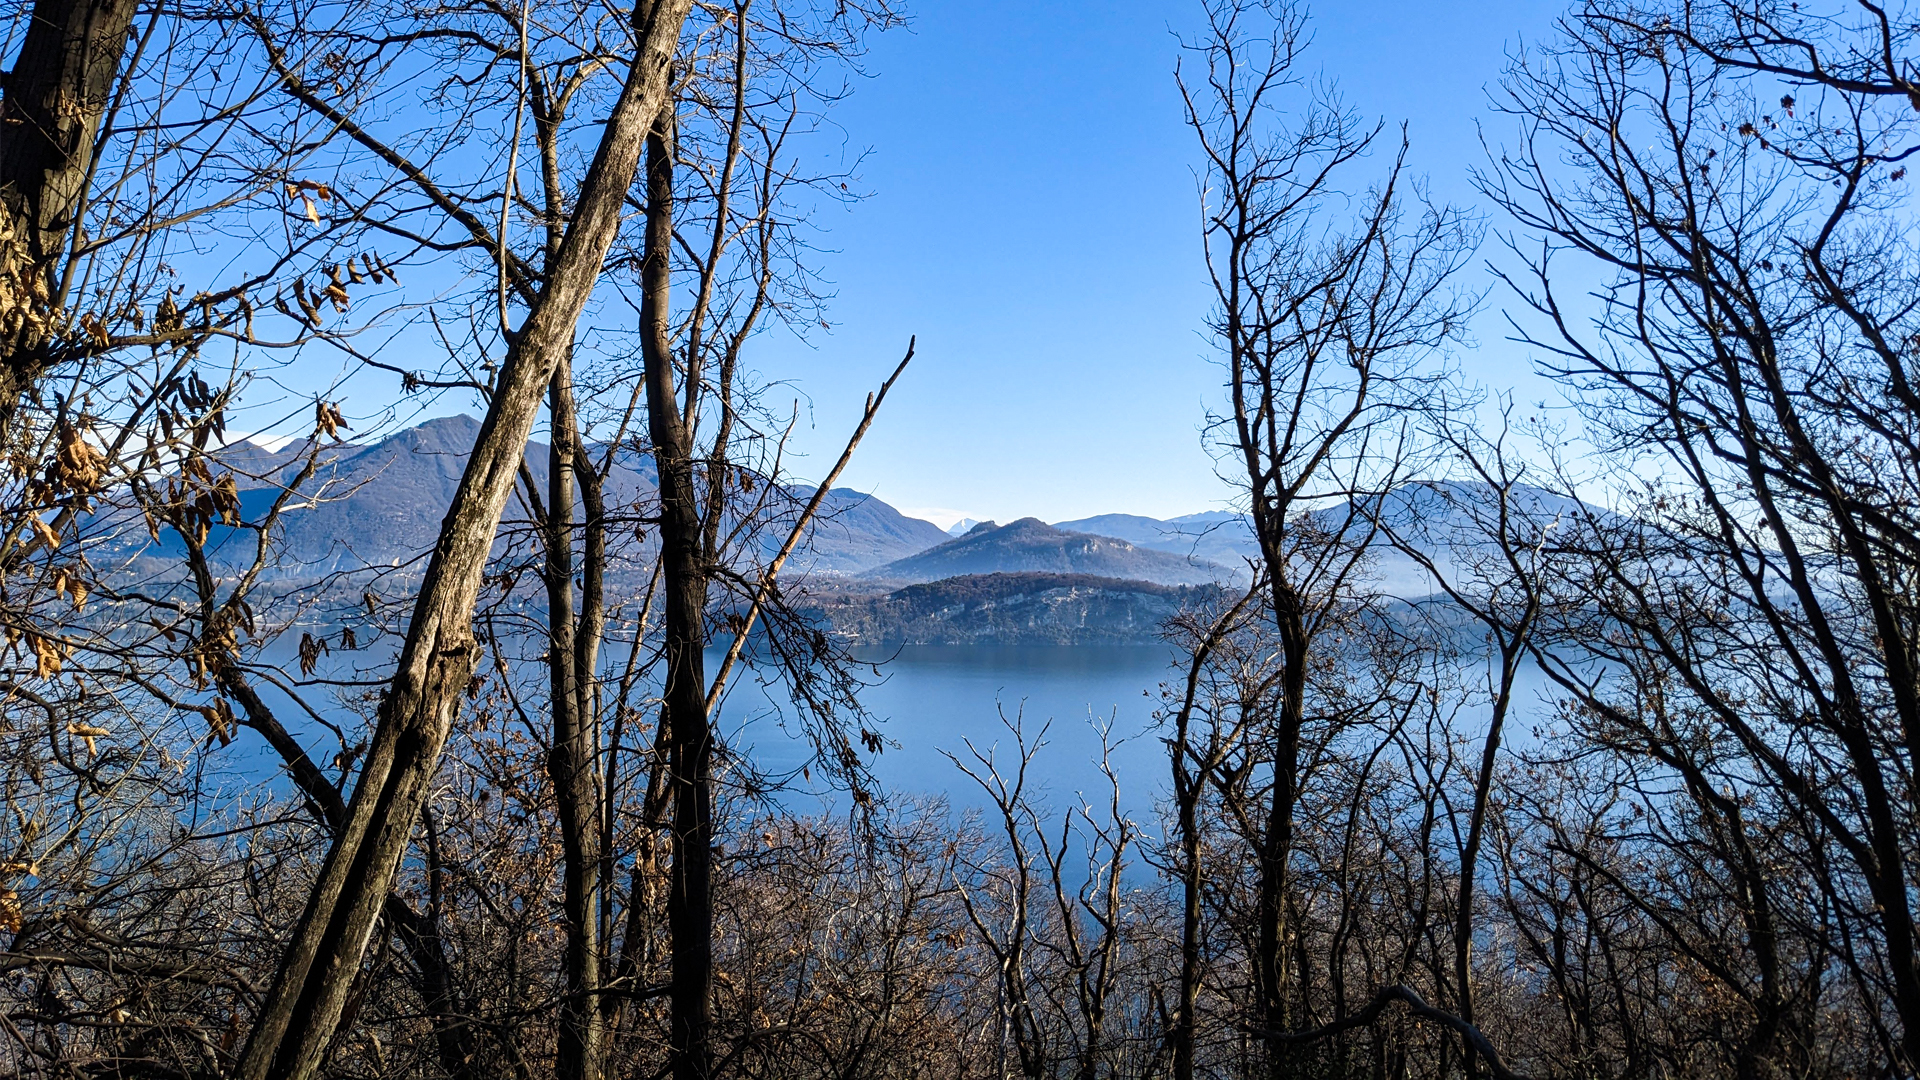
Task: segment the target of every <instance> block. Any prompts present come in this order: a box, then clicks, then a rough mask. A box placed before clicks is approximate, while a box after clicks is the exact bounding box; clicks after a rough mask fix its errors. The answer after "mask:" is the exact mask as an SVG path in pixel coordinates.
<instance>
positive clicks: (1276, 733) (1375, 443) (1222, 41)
mask: <svg viewBox="0 0 1920 1080" xmlns="http://www.w3.org/2000/svg"><path fill="white" fill-rule="evenodd" d="M1207 18H1208V29H1207V31H1206V33H1205V35H1204V36H1203V38H1202V39H1201V40H1200V41H1199V42H1198V43H1197V44H1195V45H1193V46H1190V47H1189V48H1190V51H1191V52H1193V53H1194V54H1195V55H1197V56H1198V57H1199V58H1200V59H1201V61H1202V62H1203V63H1204V82H1203V84H1202V86H1201V88H1200V92H1198V93H1196V92H1195V91H1194V90H1192V89H1184V90H1183V92H1184V93H1185V95H1186V101H1187V121H1188V124H1189V126H1190V127H1192V128H1193V130H1194V132H1195V134H1196V135H1197V136H1198V137H1199V140H1200V146H1201V151H1202V154H1203V156H1204V159H1205V163H1206V168H1205V177H1206V179H1205V191H1206V194H1207V199H1206V205H1205V239H1206V245H1207V257H1208V268H1209V272H1210V274H1211V279H1212V283H1213V287H1214V292H1215V297H1216V304H1217V307H1216V310H1215V312H1214V316H1213V320H1214V331H1215V334H1216V335H1217V337H1218V338H1219V343H1220V349H1221V353H1222V355H1223V357H1224V361H1225V364H1226V367H1227V389H1228V394H1229V398H1230V407H1229V410H1228V413H1227V416H1226V417H1225V418H1224V419H1223V420H1222V421H1221V427H1222V429H1223V430H1224V432H1225V442H1226V446H1227V448H1228V450H1229V452H1230V453H1231V455H1232V457H1233V458H1234V459H1235V460H1236V466H1237V469H1236V472H1244V480H1243V481H1241V482H1244V483H1245V485H1246V495H1247V500H1248V507H1249V510H1250V512H1251V516H1252V520H1253V527H1254V533H1255V536H1256V537H1257V539H1258V541H1259V544H1260V551H1261V559H1262V561H1263V563H1264V564H1265V570H1266V577H1267V582H1268V592H1269V596H1268V605H1269V608H1270V613H1271V616H1272V618H1273V620H1274V625H1275V627H1276V629H1277V630H1278V632H1279V636H1280V648H1281V656H1280V660H1279V663H1280V677H1279V692H1278V712H1277V715H1276V718H1275V721H1274V725H1273V729H1272V734H1271V738H1272V739H1273V745H1272V747H1271V757H1270V759H1269V760H1270V761H1271V763H1272V768H1273V777H1274V779H1273V784H1272V790H1271V796H1270V800H1269V806H1268V810H1267V813H1266V820H1265V823H1264V825H1263V830H1262V831H1263V836H1262V839H1261V850H1260V855H1259V858H1260V899H1259V943H1258V945H1257V948H1256V950H1255V953H1254V956H1253V958H1252V963H1253V969H1254V979H1255V983H1256V985H1257V987H1258V991H1257V997H1258V1002H1257V1006H1256V1008H1255V1010H1254V1016H1253V1019H1254V1020H1255V1022H1256V1023H1257V1024H1258V1025H1259V1026H1260V1027H1261V1028H1263V1029H1266V1030H1285V1029H1287V1028H1289V1027H1291V1026H1292V1019H1293V1009H1292V1007H1291V1006H1290V1004H1289V1000H1288V999H1289V995H1290V994H1291V993H1292V992H1293V991H1292V989H1291V988H1290V983H1291V982H1292V981H1293V979H1294V978H1295V977H1296V975H1297V974H1298V973H1290V972H1289V971H1288V959H1287V948H1286V942H1287V940H1288V939H1289V937H1290V936H1291V935H1290V931H1289V929H1288V927H1287V919H1288V916H1287V908H1288V904H1289V900H1288V889H1289V885H1288V875H1289V869H1290V864H1291V862H1292V860H1293V857H1294V812H1295V808H1296V807H1297V805H1298V802H1299V799H1300V794H1301V792H1300V780H1301V767H1302V759H1301V753H1302V749H1303V746H1304V741H1303V740H1304V739H1306V738H1307V737H1308V733H1307V732H1306V731H1305V725H1306V723H1307V718H1308V707H1307V701H1306V695H1307V687H1308V670H1309V668H1310V666H1311V665H1312V664H1313V663H1314V662H1315V660H1316V657H1315V651H1316V641H1317V639H1318V638H1319V637H1320V636H1321V635H1322V634H1323V633H1324V632H1325V631H1326V630H1327V628H1328V627H1329V626H1330V625H1331V624H1332V623H1333V622H1334V621H1335V620H1337V619H1338V618H1339V617H1340V615H1341V613H1343V612H1344V611H1345V610H1346V609H1347V608H1348V606H1349V605H1350V604H1351V603H1352V602H1353V600H1354V599H1355V598H1356V596H1358V595H1360V594H1361V592H1362V591H1363V589H1362V584H1363V582H1362V579H1363V576H1364V567H1365V563H1366V556H1365V550H1366V546H1367V543H1368V541H1369V539H1370V537H1371V534H1372V532H1373V530H1372V528H1371V527H1370V526H1369V524H1368V521H1369V518H1368V516H1367V512H1366V507H1367V505H1368V498H1369V495H1368V493H1369V492H1374V493H1377V492H1379V491H1382V490H1384V489H1386V488H1387V487H1389V486H1391V484H1392V483H1393V480H1394V476H1395V472H1396V468H1397V466H1398V464H1399V455H1398V453H1397V452H1396V451H1395V449H1394V447H1393V443H1394V441H1395V439H1396V437H1397V436H1396V430H1397V428H1398V426H1399V424H1400V419H1399V417H1400V415H1401V414H1400V413H1399V411H1398V410H1399V409H1400V408H1401V407H1403V406H1405V405H1406V404H1408V403H1409V402H1411V401H1412V400H1414V399H1415V398H1416V397H1417V396H1418V394H1419V392H1420V390H1421V388H1422V386H1423V385H1425V384H1426V383H1427V382H1429V381H1430V380H1431V379H1432V378H1434V377H1435V376H1434V375H1433V374H1432V373H1431V371H1430V369H1429V368H1427V367H1425V366H1423V365H1426V364H1427V363H1428V362H1429V361H1430V360H1431V359H1432V357H1433V356H1434V355H1435V353H1436V352H1437V351H1438V350H1439V349H1440V348H1441V347H1442V346H1444V345H1445V344H1446V343H1447V342H1449V341H1450V340H1452V339H1453V338H1454V337H1456V336H1457V335H1458V334H1459V333H1460V331H1461V328H1462V320H1463V318H1464V316H1465V314H1466V312H1467V310H1468V309H1469V308H1470V307H1471V304H1472V300H1471V298H1469V297H1463V296H1461V295H1459V294H1457V293H1455V292H1453V291H1451V290H1450V287H1449V282H1450V280H1451V278H1452V276H1453V274H1454V272H1455V271H1456V270H1457V269H1458V268H1459V266H1460V265H1461V262H1462V260H1463V259H1464V258H1465V255H1466V253H1467V252H1468V251H1470V250H1471V248H1472V243H1471V240H1472V236H1471V229H1470V227H1469V225H1468V223H1467V222H1466V221H1465V220H1464V219H1463V218H1462V217H1461V216H1460V215H1459V214H1458V213H1457V212H1454V211H1451V210H1447V209H1428V210H1426V211H1425V212H1424V213H1423V214H1421V215H1420V217H1419V218H1418V220H1417V221H1414V222H1409V221H1408V220H1407V214H1408V209H1407V203H1408V198H1407V196H1406V195H1405V194H1404V193H1403V192H1402V190H1401V189H1402V187H1403V185H1405V184H1406V183H1407V180H1406V178H1405V177H1404V176H1403V175H1402V168H1403V164H1404V151H1405V147H1404V144H1403V145H1402V147H1401V153H1400V155H1399V156H1398V157H1396V160H1395V162H1394V164H1393V165H1392V166H1391V167H1390V168H1389V170H1388V172H1387V175H1386V178H1385V180H1384V181H1383V182H1382V183H1381V185H1380V186H1379V187H1377V188H1376V189H1374V190H1373V191H1372V192H1370V193H1369V194H1368V195H1367V196H1365V197H1364V198H1362V199H1361V200H1359V205H1358V206H1357V208H1356V210H1355V212H1354V214H1353V217H1352V220H1351V222H1350V223H1348V222H1343V221H1341V220H1339V217H1338V215H1339V201H1340V199H1341V196H1340V195H1339V194H1338V191H1337V188H1336V187H1335V177H1336V175H1344V173H1345V171H1346V170H1347V169H1348V168H1349V167H1350V166H1352V165H1353V163H1354V162H1356V161H1357V160H1358V159H1359V158H1361V157H1362V156H1363V155H1364V154H1366V153H1367V152H1368V151H1369V150H1370V149H1371V148H1372V147H1373V145H1374V143H1375V141H1376V138H1377V136H1378V134H1379V130H1380V129H1379V128H1378V127H1374V128H1366V127H1364V126H1362V125H1361V123H1360V122H1359V121H1358V119H1357V118H1356V117H1355V116H1354V115H1353V114H1352V113H1351V112H1349V111H1347V110H1346V109H1345V108H1344V107H1343V106H1342V105H1341V104H1340V103H1339V102H1338V101H1337V99H1333V98H1331V97H1330V96H1328V95H1325V94H1313V95H1307V96H1308V101H1307V106H1306V108H1305V109H1304V110H1302V111H1301V115H1300V119H1299V120H1298V121H1296V122H1295V123H1294V124H1293V125H1292V126H1290V127H1289V126H1283V125H1282V124H1281V122H1280V121H1279V119H1278V110H1279V109H1280V108H1281V107H1282V104H1283V102H1286V101H1288V100H1289V99H1290V98H1298V97H1299V96H1302V94H1303V93H1304V91H1303V90H1302V89H1301V87H1300V82H1301V79H1300V76H1299V75H1298V73H1297V72H1296V70H1295V65H1296V62H1297V60H1298V55H1299V48H1300V45H1301V42H1302V33H1303V26H1304V16H1303V15H1302V13H1301V12H1300V11H1299V10H1298V9H1296V8H1294V7H1292V6H1290V5H1286V4H1279V3H1266V2H1260V3H1254V2H1239V0H1235V2H1231V3H1216V4H1210V5H1208V7H1207ZM1182 85H1183V88H1184V87H1185V86H1186V83H1185V82H1184V81H1183V83H1182ZM1273 1060H1274V1068H1275V1069H1280V1068H1281V1067H1282V1065H1281V1060H1282V1055H1281V1054H1279V1053H1277V1052H1276V1053H1275V1055H1274V1057H1273ZM1276 1075H1278V1074H1277V1073H1276Z"/></svg>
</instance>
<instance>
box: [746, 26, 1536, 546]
mask: <svg viewBox="0 0 1920 1080" xmlns="http://www.w3.org/2000/svg"><path fill="white" fill-rule="evenodd" d="M1561 9H1562V5H1560V4H1558V3H1550V2H1541V0H1489V2H1478V3H1468V4H1439V3H1418V2H1406V0H1390V2H1380V3H1328V4H1323V5H1321V6H1319V7H1317V8H1315V9H1314V10H1313V12H1312V24H1311V25H1312V32H1313V36H1314V42H1313V45H1312V47H1311V48H1310V50H1309V51H1308V54H1307V59H1308V66H1309V68H1311V69H1315V70H1319V71H1321V72H1323V73H1324V74H1325V75H1326V76H1328V77H1331V78H1332V79H1334V80H1336V81H1337V83H1338V85H1339V87H1340V89H1341V91H1342V92H1343V94H1344V95H1345V96H1346V97H1347V98H1348V100H1349V101H1351V102H1352V103H1353V104H1354V105H1355V106H1356V107H1358V108H1359V109H1360V110H1362V111H1363V112H1364V113H1365V114H1368V115H1375V116H1379V117H1381V118H1383V119H1385V120H1387V121H1388V122H1389V123H1390V124H1395V125H1397V124H1398V123H1399V122H1400V121H1401V120H1403V119H1404V120H1405V121H1407V123H1408V124H1409V127H1410V133H1411V138H1412V141H1413V151H1412V161H1413V164H1414V168H1415V171H1416V172H1417V173H1421V174H1424V175H1425V176H1427V177H1428V178H1429V180H1430V183H1431V185H1432V188H1433V190H1434V192H1435V193H1436V194H1437V195H1439V196H1441V197H1443V198H1448V199H1451V200H1454V201H1456V202H1473V201H1474V199H1475V196H1474V193H1473V191H1472V189H1471V187H1470V185H1469V183H1468V178H1467V170H1468V168H1469V167H1470V166H1472V165H1475V164H1479V163H1480V162H1482V161H1484V160H1485V158H1484V152H1483V151H1482V149H1481V143H1480V138H1481V126H1482V125H1483V124H1484V125H1485V131H1486V134H1487V137H1488V138H1489V140H1490V141H1493V142H1495V143H1497V142H1499V141H1500V140H1501V139H1504V138H1506V137H1507V135H1508V132H1507V129H1506V127H1505V126H1504V125H1503V124H1502V123H1501V122H1500V120H1499V119H1498V118H1497V117H1493V116H1491V115H1489V113H1488V110H1487V104H1486V103H1487V94H1488V90H1489V88H1490V87H1492V86H1493V85H1494V84H1495V82H1496V81H1497V80H1498V78H1499V76H1500V71H1501V68H1502V65H1503V63H1504V58H1505V55H1506V54H1507V53H1508V52H1510V51H1511V50H1514V49H1517V48H1519V47H1521V46H1522V44H1523V43H1525V42H1529V41H1536V40H1539V39H1541V38H1543V37H1545V36H1546V35H1547V34H1548V33H1549V30H1550V27H1551V24H1552V20H1553V19H1554V18H1555V17H1556V15H1557V14H1558V13H1559V11H1560V10H1561ZM911 11H912V13H913V23H912V26H911V29H909V30H907V31H904V32H894V33H890V34H888V35H885V36H883V37H882V38H880V39H879V40H878V41H877V42H876V43H875V47H874V50H873V52H872V54H871V56H870V57H869V61H868V64H867V67H868V69H869V71H870V73H871V78H870V79H868V80H866V81H864V82H862V83H861V84H860V85H859V86H858V88H857V90H856V93H855V96H854V97H853V98H852V99H851V100H850V101H848V102H846V103H845V104H844V105H842V106H841V107H840V109H839V111H838V112H837V114H836V116H837V118H838V121H839V123H840V124H841V125H842V127H843V128H844V129H845V131H846V136H847V139H848V142H849V144H850V146H852V147H854V148H855V149H857V148H859V147H867V148H870V150H871V156H870V157H869V158H868V159H867V162H866V164H865V166H864V167H863V169H862V175H863V176H864V178H865V181H866V187H867V188H868V189H870V190H871V191H872V192H873V193H874V194H873V195H872V197H871V198H869V199H867V200H866V201H864V202H862V203H859V204H857V205H855V206H853V207H852V208H851V209H850V210H847V211H844V212H842V211H839V210H834V211H832V212H830V213H828V214H826V215H825V216H824V217H823V218H822V219H821V220H822V223H823V224H824V225H826V226H827V227H828V228H829V230H830V231H829V232H828V233H827V234H826V235H825V236H823V237H822V243H823V245H824V246H825V247H827V248H828V249H830V250H829V251H827V252H825V253H824V254H823V256H822V265H823V266H824V267H825V270H826V272H827V275H828V277H829V278H830V279H831V280H832V281H833V283H834V286H835V288H836V290H837V298H836V299H835V300H834V302H833V305H832V310H831V317H832V319H833V321H834V322H835V323H836V327H835V330H834V332H833V333H832V334H831V335H817V337H816V340H815V341H813V342H812V343H811V344H810V346H804V347H803V346H799V345H797V344H795V343H792V342H790V341H784V340H775V339H771V338H770V339H767V340H765V341H763V344H762V347H761V351H760V355H759V361H758V363H759V366H760V367H762V369H763V370H767V371H769V372H771V373H778V374H780V375H782V376H790V377H792V378H794V379H795V380H796V385H797V387H798V388H799V389H800V390H802V391H803V392H804V393H805V394H806V395H807V397H808V399H809V400H810V402H811V406H812V417H813V420H814V424H815V427H814V429H813V431H812V432H811V433H810V436H809V438H808V440H807V445H808V447H809V448H810V449H811V450H812V459H811V462H818V461H820V460H821V459H823V458H826V459H829V460H830V457H831V453H832V451H831V450H830V449H829V447H830V445H832V444H835V443H837V441H838V440H839V439H840V438H842V436H843V433H844V431H845V430H846V429H848V428H849V427H850V426H851V424H852V423H853V418H854V414H855V412H856V410H857V408H858V404H859V402H860V400H861V398H862V396H863V395H864V393H865V391H866V389H867V388H868V387H869V386H870V385H871V384H872V383H874V382H876V381H877V380H878V379H879V378H880V377H881V376H882V375H883V374H884V371H885V370H886V369H887V368H889V367H890V366H891V364H892V363H893V362H895V361H896V360H897V359H898V356H899V353H900V351H901V349H902V347H903V346H904V344H905V343H906V340H907V337H908V335H909V334H917V335H919V343H920V346H919V356H918V359H917V360H916V361H915V366H914V368H913V369H911V370H910V372H909V374H908V375H907V376H906V377H905V378H904V379H903V380H902V382H901V383H900V385H899V386H898V387H897V389H896V390H895V392H894V393H895V395H896V396H895V397H893V398H890V399H889V401H888V404H887V410H886V412H885V413H884V414H883V416H882V417H881V419H880V420H879V421H878V423H877V425H876V427H875V429H874V431H873V433H872V434H871V435H870V436H869V437H868V440H867V442H866V444H865V446H863V448H862V450H861V453H860V456H859V457H858V459H857V460H856V462H855V464H854V465H853V466H852V467H850V469H849V471H848V473H847V475H846V477H845V479H844V481H843V482H844V483H846V484H847V485H849V486H853V487H857V488H861V489H864V490H870V491H873V492H874V493H876V494H877V495H878V496H879V497H880V498H882V499H885V500H886V501H888V502H890V503H892V504H893V505H895V506H898V507H901V508H903V509H908V510H910V511H919V512H921V513H922V515H923V516H928V517H940V515H939V514H938V513H936V511H946V512H948V514H949V515H950V516H954V515H958V514H961V513H965V514H967V515H969V516H973V517H977V518H995V519H998V520H1000V521H1002V522H1004V521H1007V520H1010V519H1012V518H1016V517H1021V516H1025V515H1033V516H1037V517H1041V518H1044V519H1046V520H1049V521H1055V520H1063V519H1067V518H1075V517H1082V516H1087V515H1092V514H1098V513H1137V514H1146V515H1150V516H1154V517H1168V516H1174V515H1178V514H1184V513H1191V512H1194V511H1198V510H1205V509H1213V508H1217V507H1219V506H1220V505H1222V504H1223V501H1224V500H1226V499H1228V498H1229V497H1230V495H1231V492H1230V489H1229V488H1228V487H1227V485H1225V484H1224V483H1222V482H1221V481H1220V480H1219V479H1218V478H1217V477H1216V476H1215V473H1214V465H1213V462H1212V461H1211V459H1210V458H1209V457H1208V456H1207V454H1206V452H1205V451H1204V449H1203V447H1202V440H1201V432H1200V429H1201V426H1202V424H1203V422H1204V419H1205V416H1206V410H1207V408H1208V406H1209V405H1210V404H1215V403H1217V402H1218V401H1219V400H1220V398H1221V388H1220V371H1219V369H1218V368H1217V367H1216V366H1215V365H1214V364H1213V363H1212V362H1211V360H1210V358H1209V357H1210V351H1209V345H1208V342H1207V340H1206V338H1205V336H1204V333H1203V329H1202V322H1203V319H1204V316H1205V312H1206V305H1207V290H1206V284H1205V280H1204V277H1203V270H1202V266H1201V263H1200V260H1199V251H1200V248H1199V239H1198V236H1199V217H1198V210H1197V207H1198V196H1197V194H1196V188H1195V180H1194V175H1193V171H1192V169H1193V163H1194V161H1195V152H1194V150H1195V148H1194V144H1193V139H1192V136H1191V134H1190V133H1189V132H1188V131H1187V130H1186V129H1185V128H1184V127H1183V125H1182V123H1181V111H1180V102H1179V98H1178V96H1177V92H1176V90H1175V87H1174V81H1173V74H1172V73H1173V66H1174V63H1175V61H1176V59H1177V57H1178V55H1179V48H1178V45H1177V42H1176V40H1175V36H1174V35H1175V33H1176V32H1178V31H1180V30H1183V29H1186V28H1189V27H1191V26H1192V25H1193V23H1194V21H1195V18H1196V15H1197V11H1198V8H1197V5H1196V4H1195V3H1193V2H1189V0H1160V2H1146V0H1114V2H1108V3H1099V4H1092V3H1066V2H1051V3H1049V2H1039V0H920V2H918V3H915V4H913V6H912V8H911ZM1489 223H1490V224H1491V225H1493V226H1495V227H1498V226H1499V225H1500V224H1501V223H1500V222H1499V220H1498V219H1497V218H1491V217H1490V219H1489ZM1475 272H1476V273H1478V267H1477V266H1476V267H1475ZM1504 301H1505V298H1504V297H1502V296H1500V295H1498V294H1497V293H1496V294H1495V295H1493V296H1492V297H1491V298H1490V309H1491V310H1490V311H1489V313H1488V315H1487V316H1486V317H1483V318H1482V319H1481V320H1480V324H1479V331H1478V334H1477V339H1476V344H1477V348H1475V349H1474V350H1472V351H1470V352H1466V353H1463V354H1462V355H1461V356H1460V357H1459V358H1458V359H1459V361H1460V362H1461V363H1462V365H1463V366H1464V367H1465V368H1466V370H1467V371H1468V372H1469V374H1471V375H1473V376H1475V377H1476V378H1478V379H1479V380H1480V381H1482V382H1484V383H1486V384H1487V385H1489V386H1496V387H1506V386H1515V385H1519V386H1520V387H1521V390H1522V395H1523V397H1524V396H1526V394H1527V391H1528V390H1529V389H1532V390H1533V392H1534V394H1533V396H1538V394H1539V390H1538V388H1537V387H1529V386H1528V385H1527V384H1528V383H1529V382H1530V381H1531V380H1529V379H1528V377H1527V370H1528V368H1527V362H1526V358H1525V356H1524V355H1523V354H1521V353H1520V352H1519V351H1518V349H1517V348H1516V347H1515V346H1512V345H1509V344H1508V343H1506V342H1505V341H1504V340H1502V338H1503V335H1504V330H1503V327H1502V325H1501V324H1500V322H1499V310H1498V309H1499V307H1500V305H1501V304H1502V303H1503V302H1504ZM811 462H809V463H808V464H811ZM806 468H807V464H803V465H802V466H801V469H802V471H805V470H806ZM824 468H825V465H824V464H820V465H818V466H817V470H818V471H823V470H824ZM941 520H942V521H943V523H944V521H945V520H948V518H941Z"/></svg>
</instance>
